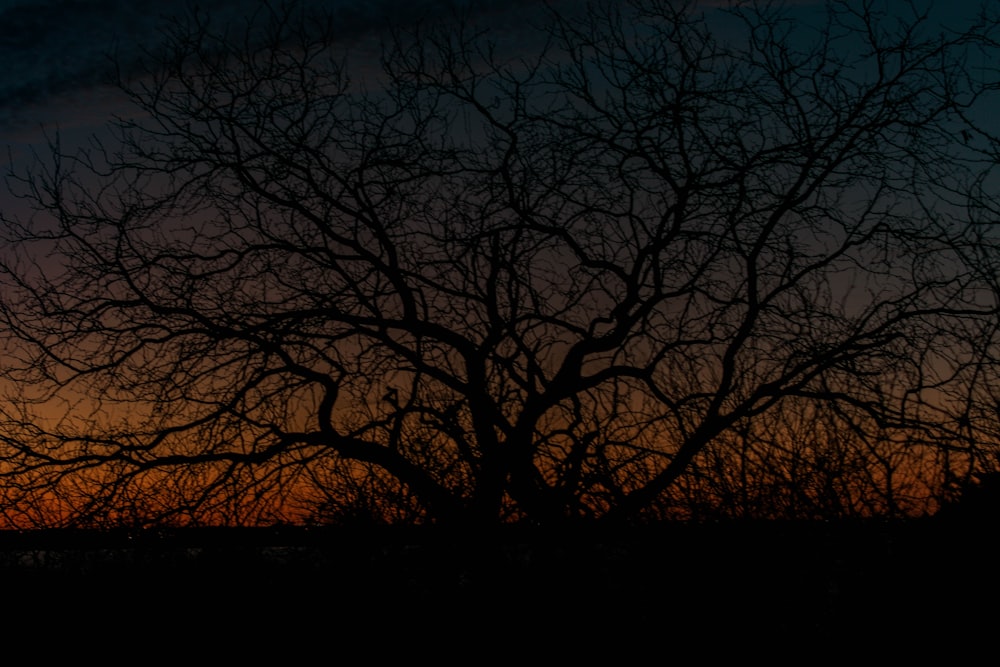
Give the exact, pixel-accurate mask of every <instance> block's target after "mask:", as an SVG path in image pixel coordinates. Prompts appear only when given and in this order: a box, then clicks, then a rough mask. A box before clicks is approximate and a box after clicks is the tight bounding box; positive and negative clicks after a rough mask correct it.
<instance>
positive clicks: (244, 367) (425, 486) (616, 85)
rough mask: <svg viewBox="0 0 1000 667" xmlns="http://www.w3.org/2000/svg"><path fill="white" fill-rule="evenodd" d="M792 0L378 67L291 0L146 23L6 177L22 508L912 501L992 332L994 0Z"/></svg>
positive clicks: (31, 513)
mask: <svg viewBox="0 0 1000 667" xmlns="http://www.w3.org/2000/svg"><path fill="white" fill-rule="evenodd" d="M796 11H798V10H796V9H795V8H794V7H792V8H790V9H782V8H779V7H777V6H771V5H767V4H762V5H759V6H758V4H756V3H754V4H753V5H752V6H751V4H750V3H733V5H732V7H731V8H729V9H725V10H723V9H718V8H711V7H709V8H706V7H702V6H701V5H699V4H697V3H693V2H687V3H676V2H666V1H659V0H638V1H636V2H631V3H627V4H624V3H622V4H612V5H610V7H609V8H602V9H598V8H596V7H595V8H592V9H590V10H588V11H586V12H573V13H560V12H558V11H554V10H553V11H548V12H544V13H540V14H538V17H539V18H540V19H544V20H540V21H539V27H538V28H537V29H536V30H534V31H533V32H530V34H529V33H526V34H529V36H527V37H526V36H525V35H524V34H519V35H518V37H517V39H518V40H525V41H524V42H523V43H522V42H521V41H518V42H517V43H516V44H513V45H512V44H510V43H509V40H510V39H512V38H511V37H510V36H509V35H504V34H499V35H492V34H491V33H490V32H489V31H488V30H485V29H480V28H477V27H476V25H475V22H474V21H472V20H465V19H462V18H460V17H459V18H456V19H455V20H454V21H450V22H448V23H447V24H446V25H440V24H423V25H419V24H414V25H410V26H405V27H403V28H400V29H398V30H395V31H393V32H392V33H391V38H390V39H388V40H387V41H386V42H385V44H384V47H383V49H382V51H381V58H380V59H379V60H378V67H374V66H373V64H372V63H365V62H362V63H353V64H352V60H351V57H352V53H351V52H350V51H349V50H346V51H345V50H342V49H343V41H342V40H340V41H338V38H339V37H340V33H339V32H338V31H337V27H338V24H337V22H336V19H335V17H330V16H326V17H324V16H318V15H316V14H314V13H311V12H310V11H306V10H305V9H302V8H295V7H294V6H292V7H286V6H285V5H282V6H280V7H278V6H272V5H266V4H265V5H262V7H261V9H260V12H259V13H258V14H256V15H255V16H254V17H253V18H252V19H250V20H249V21H248V23H247V24H246V25H245V26H222V27H217V26H214V25H213V24H212V23H211V22H210V21H208V20H207V19H205V18H204V17H202V16H200V15H198V14H197V13H194V14H192V15H190V16H189V17H187V18H186V19H185V20H182V21H178V22H176V23H174V24H172V25H171V27H170V29H169V33H168V37H169V47H168V49H167V50H166V51H165V52H164V53H162V54H158V55H157V58H156V60H155V61H153V62H151V65H150V67H149V68H148V71H146V72H145V73H143V74H141V75H136V74H133V75H131V76H130V77H128V78H126V77H125V76H124V75H122V81H121V85H122V88H123V90H124V91H125V92H126V93H127V94H128V95H129V98H130V101H131V103H132V104H133V107H132V110H131V111H130V112H129V113H128V114H127V115H123V116H122V117H120V118H118V119H117V120H115V121H114V123H113V124H112V126H111V129H112V131H113V136H107V137H105V138H104V139H103V140H100V141H99V140H97V139H95V141H94V143H93V144H92V145H91V146H90V147H89V148H88V149H87V150H84V151H80V152H74V151H64V150H63V149H62V148H61V147H60V145H59V143H58V142H57V141H55V142H53V144H52V147H51V148H52V150H51V152H50V154H49V155H47V156H46V157H45V158H42V159H38V160H36V161H35V162H33V163H32V164H31V165H29V166H28V167H27V168H22V169H20V170H19V171H16V172H15V173H12V174H11V175H10V177H9V178H8V183H9V186H10V188H11V190H12V191H13V192H16V193H17V194H18V196H20V197H22V198H23V199H24V200H25V201H26V202H28V203H30V204H31V206H32V209H33V213H32V214H30V215H14V214H10V213H8V214H5V215H4V216H3V218H2V220H3V234H4V236H5V238H4V242H5V244H6V247H5V250H4V251H3V263H2V276H3V281H4V285H3V301H2V315H3V322H4V346H5V354H6V356H5V361H4V366H3V374H4V377H5V379H6V380H7V384H6V387H7V389H6V391H7V394H8V396H7V399H8V400H7V401H6V403H5V404H4V407H3V413H2V414H3V418H4V424H3V431H2V432H0V435H2V444H0V456H2V471H0V474H2V475H3V476H4V493H5V494H6V498H5V507H6V508H8V509H7V513H8V514H7V516H8V521H9V522H11V523H17V522H18V521H22V522H24V521H35V522H50V523H51V522H90V523H94V522H97V523H100V522H102V521H104V522H112V523H114V522H118V523H121V522H146V521H159V520H169V521H179V522H185V521H189V522H203V521H209V522H220V523H257V522H271V521H277V520H302V519H303V518H307V517H309V516H313V517H320V518H322V517H326V519H328V520H333V519H334V518H336V517H338V516H339V517H345V516H346V517H350V516H354V517H357V518H361V517H367V518H369V519H370V518H378V519H379V520H391V521H406V522H441V523H469V524H478V525H485V524H491V523H496V522H501V521H516V520H528V521H533V522H538V523H543V524H553V523H559V522H565V521H572V520H583V519H595V518H600V519H605V520H608V521H632V520H638V519H642V518H656V517H666V516H693V515H695V514H697V512H694V511H693V510H692V508H694V507H696V506H698V503H699V502H701V501H699V500H698V499H699V498H701V499H702V500H705V501H706V502H709V501H710V504H711V505H712V506H713V507H715V508H719V507H729V508H730V510H732V508H734V507H736V506H737V505H736V504H735V503H736V499H737V498H742V501H741V502H742V503H743V505H740V507H743V508H744V509H745V510H746V512H747V513H749V514H754V513H756V514H761V515H775V514H777V515H780V514H783V513H785V514H790V515H796V516H798V515H808V516H815V515H823V514H824V513H827V514H835V515H853V514H858V513H864V512H880V513H889V514H892V513H900V512H906V511H910V510H912V509H913V508H914V507H916V506H917V505H919V503H918V502H916V500H915V499H917V497H918V496H919V492H918V490H919V489H930V488H932V486H933V483H934V480H935V479H938V478H940V477H941V475H942V474H943V470H944V469H945V468H946V467H947V466H943V464H942V463H941V462H942V460H943V459H942V457H943V456H944V454H943V453H944V452H947V453H949V454H948V455H949V456H952V457H959V458H961V459H962V461H961V465H966V464H967V463H968V461H969V460H970V459H969V456H970V451H971V450H970V445H969V444H968V442H967V439H965V440H963V437H964V436H963V433H964V431H963V430H962V428H960V427H957V426H955V423H956V422H955V420H954V415H955V414H956V412H955V410H959V411H961V410H960V408H961V406H962V405H968V402H967V401H966V402H965V403H962V401H963V400H965V399H966V398H967V396H968V391H967V390H968V388H969V386H971V385H970V384H969V383H970V382H971V381H972V379H971V378H973V376H974V375H975V374H974V373H971V372H970V371H969V369H972V368H986V367H987V366H989V364H988V363H987V362H988V361H989V360H990V359H991V358H992V356H991V354H992V352H991V348H990V346H989V344H988V343H986V344H984V343H983V341H984V338H983V335H984V333H985V332H989V331H991V329H990V327H992V326H995V322H996V312H997V309H996V305H997V302H996V294H997V291H996V279H995V275H994V273H993V272H992V270H991V269H992V267H994V266H995V262H996V260H997V258H998V255H997V243H996V238H995V235H994V234H993V233H992V232H991V231H990V221H991V220H992V219H993V213H995V211H996V208H995V202H993V200H992V199H991V198H990V196H991V195H990V192H989V188H988V183H989V180H988V178H989V175H990V173H991V172H990V169H991V168H992V166H993V165H994V164H995V162H996V160H995V156H996V150H997V142H996V135H991V134H990V133H989V130H990V128H989V127H988V126H986V125H983V123H982V122H977V119H979V118H982V116H981V109H982V105H983V104H985V101H986V100H985V96H986V95H988V94H989V93H990V92H991V91H993V90H995V88H996V83H997V77H996V72H995V71H993V70H991V69H988V68H983V67H979V66H978V65H976V63H989V62H996V60H995V58H996V56H997V51H996V43H995V42H994V40H993V37H992V34H993V30H994V29H995V27H996V22H995V21H994V20H988V19H987V18H982V19H980V20H979V21H976V22H970V23H969V24H968V26H967V27H966V28H963V29H962V30H961V31H958V32H947V31H944V30H939V29H937V28H936V27H935V25H934V24H933V23H932V22H930V20H929V19H928V17H927V16H925V15H923V14H921V13H920V12H919V11H918V10H917V9H914V8H910V7H908V8H907V11H908V12H910V13H909V14H908V15H907V16H905V17H901V16H898V15H896V14H894V13H892V12H891V11H890V10H889V9H888V4H887V3H881V2H875V1H873V0H872V1H865V2H851V3H829V6H828V7H827V8H826V13H825V15H824V16H823V18H822V19H818V20H817V19H815V16H814V15H813V14H809V15H805V14H802V15H800V14H796ZM807 19H809V20H807ZM524 30H525V31H528V29H527V28H525V29H524ZM535 38H537V39H535ZM505 39H507V40H508V42H505V41H504V40H505ZM524 44H528V45H529V46H524ZM956 406H958V407H956ZM961 409H964V408H961ZM966 412H967V410H966ZM813 418H815V419H813ZM818 424H822V426H821V427H820V426H817V425H818ZM984 446H988V445H984V444H983V443H982V442H978V443H977V445H976V447H978V448H980V449H981V448H982V447H984ZM751 464H752V465H751ZM740 465H742V466H743V467H740ZM949 465H951V464H949ZM922 466H923V467H922ZM740 471H742V472H740ZM921 471H923V472H921ZM848 472H849V474H850V475H851V476H852V479H855V480H867V481H865V482H864V483H861V482H857V483H854V482H852V483H850V484H847V482H846V478H845V477H844V475H846V474H848ZM762 475H764V477H762ZM768 475H770V477H767V476H768ZM768 480H770V481H768ZM838 480H840V481H843V482H845V484H847V485H846V486H843V485H842V487H838V486H837V483H838ZM852 484H853V485H852ZM907 485H909V486H907ZM918 487H919V489H918ZM751 488H753V489H756V491H755V492H754V493H755V494H756V495H754V496H753V497H754V498H756V500H753V501H752V502H751V497H750V495H748V490H749V489H751ZM726 489H729V490H728V491H727V490H726ZM915 489H917V490H915ZM873 490H874V491H873ZM901 490H903V491H901ZM904 491H905V492H904ZM855 492H856V493H860V494H862V495H863V497H861V498H853V499H852V498H851V494H853V493H855ZM925 495H926V494H925ZM706 499H707V500H706ZM804 503H805V504H804ZM807 506H808V507H807ZM804 507H807V508H806V509H803V508H804ZM796 508H798V509H796ZM741 511H742V510H741ZM725 513H728V514H738V512H736V511H735V510H732V511H727V512H725Z"/></svg>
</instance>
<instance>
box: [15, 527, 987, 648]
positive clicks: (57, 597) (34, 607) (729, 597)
mask: <svg viewBox="0 0 1000 667" xmlns="http://www.w3.org/2000/svg"><path fill="white" fill-rule="evenodd" d="M993 532H994V527H993V525H992V524H991V523H990V522H988V521H982V520H980V521H976V522H951V523H946V522H942V521H935V520H931V519H928V520H921V521H914V522H908V523H884V522H875V523H852V524H835V523H814V524H812V523H811V524H785V523H740V524H711V525H673V524H672V525H662V526H656V527H647V528H642V529H632V530H627V531H595V530H579V531H560V532H558V533H557V532H552V531H544V530H526V529H514V528H512V529H510V530H507V531H503V532H500V533H492V534H489V535H486V534H470V533H461V532H446V531H440V530H431V529H412V530H403V529H385V530H356V529H350V530H348V529H322V530H319V529H312V530H303V529H288V528H284V529H260V530H232V529H229V530H186V531H178V532H164V531H158V532H150V531H145V532H143V531H137V532H130V531H121V532H100V533H88V532H82V533H67V532H26V533H0V584H2V587H3V588H2V591H3V606H2V609H3V612H2V613H3V615H4V618H3V624H2V626H0V629H2V630H3V632H4V635H5V636H6V637H7V638H8V639H12V640H24V641H27V639H26V638H27V637H29V636H30V637H34V638H35V639H32V640H31V643H30V646H34V647H37V648H36V649H33V650H40V651H43V654H45V653H44V652H45V651H56V650H59V649H60V648H66V647H73V648H74V650H75V651H83V653H82V654H81V653H78V654H77V657H80V656H82V655H83V654H88V655H91V654H92V655H93V656H94V657H100V656H103V659H104V661H103V664H109V663H111V664H119V663H120V664H124V663H125V662H130V661H131V660H132V659H133V658H134V659H136V661H137V662H138V663H139V664H145V663H144V662H143V661H144V660H147V659H149V658H151V657H159V658H163V659H165V660H178V659H181V660H184V661H185V662H190V661H194V662H193V663H192V664H204V663H205V662H206V661H207V662H209V663H214V662H222V663H224V664H231V663H232V661H234V660H241V659H247V660H249V661H250V664H257V663H260V662H262V661H265V660H270V659H276V660H278V661H279V662H280V664H317V663H323V664H351V665H353V664H368V663H371V664H383V662H384V661H386V660H397V659H405V660H407V664H409V662H411V661H419V660H418V659H422V658H430V659H433V660H434V661H435V662H436V664H469V665H478V664H499V663H501V662H509V661H511V660H514V661H515V662H516V663H517V664H522V663H525V664H537V663H539V662H542V663H546V662H547V663H550V664H551V663H555V664H560V665H561V664H565V663H566V662H567V661H573V664H605V663H608V664H616V665H618V664H640V661H641V664H647V663H651V664H717V660H716V658H722V657H726V658H727V659H732V658H733V657H738V656H741V657H742V658H745V659H749V658H751V657H755V656H756V657H761V658H767V659H769V660H770V662H771V663H775V662H781V663H785V664H803V665H806V664H825V663H827V662H829V663H831V664H832V663H838V664H844V663H843V660H844V659H851V662H850V663H848V664H852V663H854V662H855V661H856V663H857V664H867V663H868V661H869V659H873V658H876V657H878V656H879V655H881V656H884V657H886V658H892V661H891V662H890V664H899V660H900V659H901V658H902V657H903V656H904V655H907V654H910V655H912V654H917V655H923V656H924V657H926V656H927V655H929V654H928V653H926V652H928V651H932V650H942V649H943V650H947V651H949V652H950V658H951V659H950V660H949V661H948V662H949V664H951V663H952V662H953V661H954V660H955V659H959V658H962V657H964V656H981V655H983V654H982V650H983V649H984V648H985V649H986V650H990V651H992V650H995V646H996V644H997V639H1000V624H998V620H1000V612H998V610H1000V579H998V577H1000V561H998V560H997V558H996V555H997V550H996V548H995V547H994V545H993ZM43 654H39V655H43ZM46 655H47V654H46ZM137 656H141V659H139V658H138V657H137ZM317 656H318V658H317ZM195 658H197V660H195ZM862 658H864V659H863V660H862ZM130 664H135V662H130Z"/></svg>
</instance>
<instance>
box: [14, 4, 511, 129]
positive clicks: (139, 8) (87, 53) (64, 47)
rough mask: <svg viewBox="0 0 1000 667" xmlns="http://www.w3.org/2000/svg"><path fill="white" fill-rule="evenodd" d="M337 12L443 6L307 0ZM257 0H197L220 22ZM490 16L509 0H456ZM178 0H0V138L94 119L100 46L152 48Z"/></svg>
mask: <svg viewBox="0 0 1000 667" xmlns="http://www.w3.org/2000/svg"><path fill="white" fill-rule="evenodd" d="M307 2H309V3H313V4H321V5H324V6H326V7H327V8H329V9H332V10H334V11H337V12H340V13H342V15H343V17H344V20H345V26H349V30H350V31H351V32H352V33H354V34H359V33H360V34H364V33H365V32H366V31H371V30H372V29H375V28H377V27H378V26H381V25H385V21H386V20H387V19H391V20H396V21H398V20H402V19H405V17H406V16H408V15H409V16H416V15H430V16H433V15H434V14H435V13H441V12H444V11H447V9H446V7H447V4H448V3H446V2H444V1H443V0H376V1H364V0H325V1H324V0H307ZM257 3H258V0H200V1H199V2H198V3H197V4H198V6H199V9H201V10H203V11H206V12H209V13H211V14H212V15H213V17H214V19H213V20H218V21H220V22H232V21H238V20H239V19H240V18H241V17H243V16H245V15H246V14H247V13H248V12H249V11H251V10H252V9H253V8H254V7H255V6H256V5H257ZM460 3H461V4H463V5H467V6H469V7H470V8H472V9H474V10H475V11H477V12H480V13H487V14H488V15H489V16H490V17H491V18H494V19H496V20H497V21H498V22H506V20H507V19H509V18H510V17H512V16H515V15H516V14H515V13H514V12H513V11H512V8H515V7H517V6H518V5H520V4H523V2H518V1H517V0H460ZM188 4H189V3H188V2H186V1H185V0H171V1H169V2H163V1H162V0H0V146H4V145H8V144H11V143H14V144H22V143H31V142H35V141H37V140H38V139H39V137H40V131H39V126H40V125H46V126H52V127H54V126H56V125H58V126H59V127H60V128H61V129H62V130H63V131H67V130H68V131H72V130H73V129H74V128H79V127H81V126H88V127H93V126H97V125H100V124H101V123H103V121H104V120H105V119H106V118H107V113H108V110H109V108H113V107H114V105H115V104H116V103H117V102H118V101H119V98H118V96H117V95H116V94H115V91H114V90H113V89H112V88H110V87H108V86H105V85H103V84H105V83H106V81H107V76H108V72H109V61H108V54H109V51H111V50H112V49H113V50H114V51H115V52H116V54H117V59H118V60H119V62H121V63H122V64H123V65H125V66H126V67H128V66H129V65H131V64H134V63H135V62H136V61H137V60H138V59H139V58H140V57H141V56H142V49H143V48H152V49H155V47H156V45H157V43H158V41H159V40H160V31H161V28H162V24H163V21H164V20H165V19H167V18H168V17H169V16H170V14H171V12H174V13H176V12H180V11H183V9H184V8H185V7H186V6H188Z"/></svg>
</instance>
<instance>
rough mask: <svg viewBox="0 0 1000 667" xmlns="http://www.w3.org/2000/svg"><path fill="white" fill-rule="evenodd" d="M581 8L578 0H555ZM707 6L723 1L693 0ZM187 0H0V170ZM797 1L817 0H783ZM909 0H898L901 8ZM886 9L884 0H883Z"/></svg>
mask: <svg viewBox="0 0 1000 667" xmlns="http://www.w3.org/2000/svg"><path fill="white" fill-rule="evenodd" d="M304 1H305V2H307V3H311V4H318V5H323V6H324V7H326V8H328V9H331V10H334V11H336V12H340V13H341V14H342V16H343V17H344V18H345V25H347V26H350V28H349V32H350V33H351V34H352V35H353V36H361V35H364V34H365V33H366V32H367V33H371V32H373V31H375V30H377V28H378V27H380V26H384V25H385V22H386V20H393V21H397V22H398V21H401V20H405V18H406V17H407V16H417V15H423V16H427V15H430V16H433V15H434V14H436V13H437V14H441V13H446V12H448V11H449V9H448V7H449V5H451V4H456V3H457V4H459V5H462V6H465V7H466V8H469V9H471V10H472V11H473V13H474V14H479V15H480V17H479V18H480V19H485V20H484V22H485V23H487V24H488V25H492V26H493V27H496V28H500V29H516V28H517V26H518V25H519V24H520V23H523V22H524V14H525V7H526V6H535V7H537V6H538V5H539V2H538V0H450V1H449V0H304ZM603 1H604V2H607V0H603ZM258 2H259V0H200V1H199V2H198V3H197V4H198V6H199V8H200V9H201V10H204V11H206V12H209V13H211V14H212V15H213V17H214V18H215V20H218V21H220V22H232V21H237V20H239V19H240V18H241V17H242V16H245V15H246V14H247V13H248V12H249V11H251V10H252V8H254V7H255V6H256V5H257V3H258ZM559 2H560V4H562V5H563V6H564V7H565V6H573V7H581V6H583V5H584V4H585V0H559ZM702 2H703V4H704V5H705V6H706V7H711V6H718V5H720V4H725V2H726V0H702ZM977 2H978V0H950V2H948V3H944V2H936V1H934V2H931V3H930V6H931V7H933V8H934V11H935V12H936V13H937V14H938V15H939V16H940V17H941V18H942V19H945V20H947V19H948V18H949V17H957V16H958V15H960V14H966V13H967V12H968V11H969V8H970V7H972V6H974V5H976V4H977ZM189 4H190V3H189V2H188V0H169V1H163V0H0V169H2V168H3V167H4V166H5V165H6V163H7V159H6V157H7V156H6V154H5V153H6V150H5V149H6V148H7V147H10V148H12V149H13V152H14V154H15V158H16V156H17V155H18V154H23V152H24V151H25V150H26V148H27V147H28V146H29V145H31V144H35V145H38V144H40V143H41V142H42V141H43V138H44V135H43V134H42V130H41V128H42V127H43V126H44V127H46V128H48V129H49V130H50V131H51V130H53V129H54V128H57V127H58V128H59V130H60V132H61V133H62V134H63V136H64V138H66V139H67V140H68V141H73V140H75V139H79V138H82V137H83V136H84V135H85V134H87V133H89V132H91V131H93V130H94V129H96V128H99V127H101V126H103V125H104V124H105V123H106V121H107V120H108V118H109V115H110V114H111V113H112V112H113V111H114V110H115V109H117V108H120V105H121V97H120V96H119V95H118V93H117V91H116V90H115V89H114V88H112V87H110V86H107V85H104V84H105V82H106V80H107V75H108V71H109V66H110V63H109V60H108V54H109V52H110V51H112V50H114V51H115V52H116V54H117V59H118V61H119V62H120V63H122V64H123V65H124V66H125V67H129V66H131V65H133V64H134V63H135V62H136V61H137V60H138V59H139V58H140V57H141V55H142V49H143V48H152V49H155V47H156V45H157V43H158V41H159V40H160V31H161V29H162V25H163V21H164V20H165V19H166V18H168V17H169V15H170V13H171V12H174V13H177V12H181V11H183V10H184V8H186V7H187V6H188V5H189ZM786 4H795V5H800V7H801V6H804V7H806V8H811V7H822V6H823V4H824V0H791V1H790V2H786ZM910 4H911V3H910V2H909V1H905V2H904V1H903V0H898V5H899V7H900V11H902V12H906V11H908V10H909V9H910ZM890 6H892V3H890Z"/></svg>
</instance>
